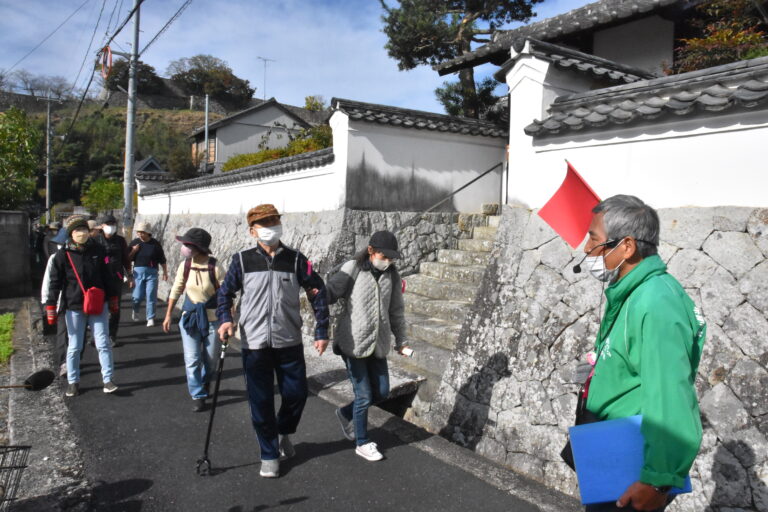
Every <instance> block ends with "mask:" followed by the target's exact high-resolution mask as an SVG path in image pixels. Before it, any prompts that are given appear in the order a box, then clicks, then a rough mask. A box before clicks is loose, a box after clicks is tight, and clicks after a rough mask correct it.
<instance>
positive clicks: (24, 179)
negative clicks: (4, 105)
mask: <svg viewBox="0 0 768 512" xmlns="http://www.w3.org/2000/svg"><path fill="white" fill-rule="evenodd" d="M41 137H42V136H41V134H40V132H39V131H38V130H37V129H36V128H35V127H34V126H33V124H32V123H31V122H30V121H29V119H27V115H26V114H25V113H24V112H23V111H21V110H19V109H17V108H11V109H9V110H7V111H6V112H0V209H3V210H13V209H15V208H18V207H19V206H20V205H22V204H24V203H25V202H28V201H31V200H32V198H33V196H34V193H35V181H36V180H35V175H36V171H37V165H38V162H39V157H38V155H37V152H36V149H37V146H38V144H39V142H40V139H41Z"/></svg>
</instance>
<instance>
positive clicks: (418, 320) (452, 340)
mask: <svg viewBox="0 0 768 512" xmlns="http://www.w3.org/2000/svg"><path fill="white" fill-rule="evenodd" d="M405 320H406V323H407V325H408V339H409V340H420V341H423V342H425V343H429V344H431V345H435V346H437V347H440V348H442V349H445V350H453V348H454V347H455V346H456V342H457V341H458V339H459V333H460V332H461V323H460V322H461V321H463V320H464V319H463V318H461V319H456V320H454V321H449V320H441V319H439V318H431V317H428V316H425V315H420V314H418V313H406V315H405Z"/></svg>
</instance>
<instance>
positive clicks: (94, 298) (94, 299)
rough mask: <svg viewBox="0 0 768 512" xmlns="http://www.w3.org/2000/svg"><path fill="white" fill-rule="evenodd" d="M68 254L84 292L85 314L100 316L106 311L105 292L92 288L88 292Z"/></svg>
mask: <svg viewBox="0 0 768 512" xmlns="http://www.w3.org/2000/svg"><path fill="white" fill-rule="evenodd" d="M66 252H67V258H68V259H69V264H70V265H72V271H73V272H74V273H75V277H76V278H77V283H78V284H79V285H80V289H81V290H82V291H83V313H85V314H86V315H100V314H101V312H102V311H104V290H102V289H101V288H97V287H95V286H91V287H90V288H88V289H87V290H86V289H85V287H84V286H83V282H82V281H81V280H80V275H78V273H77V269H76V268H75V264H74V262H73V261H72V256H70V255H69V251H66Z"/></svg>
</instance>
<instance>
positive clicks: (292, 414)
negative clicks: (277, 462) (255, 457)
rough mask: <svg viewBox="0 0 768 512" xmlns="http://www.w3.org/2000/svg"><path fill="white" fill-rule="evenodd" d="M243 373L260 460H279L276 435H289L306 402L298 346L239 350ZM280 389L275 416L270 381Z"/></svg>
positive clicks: (296, 425) (301, 348)
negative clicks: (277, 409) (279, 400)
mask: <svg viewBox="0 0 768 512" xmlns="http://www.w3.org/2000/svg"><path fill="white" fill-rule="evenodd" d="M243 370H244V371H245V384H246V388H247V389H248V405H250V407H251V421H252V422H253V429H254V430H255V431H256V437H257V438H258V440H259V448H261V460H274V459H277V458H279V457H280V448H279V446H278V437H277V436H278V434H280V435H285V434H293V433H294V432H296V427H298V425H299V420H300V419H301V413H302V412H303V411H304V404H306V403H307V396H308V395H309V388H308V386H307V367H306V365H305V363H304V349H303V347H302V346H301V345H296V346H293V347H287V348H264V349H261V350H250V349H247V348H244V349H243ZM275 375H277V387H278V389H279V390H280V397H281V399H282V400H281V403H280V410H279V411H278V413H277V417H275V392H274V382H275Z"/></svg>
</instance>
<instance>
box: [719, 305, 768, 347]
mask: <svg viewBox="0 0 768 512" xmlns="http://www.w3.org/2000/svg"><path fill="white" fill-rule="evenodd" d="M723 332H725V334H726V335H727V336H728V337H729V338H730V339H731V340H733V341H734V343H736V345H738V347H739V348H740V349H741V350H742V351H743V352H744V353H745V354H747V355H748V356H750V357H752V358H755V359H759V358H760V357H761V356H763V354H765V353H766V352H768V339H766V337H765V333H766V332H768V320H766V319H765V316H763V314H762V313H760V312H759V311H758V310H756V309H755V308H754V307H752V305H751V304H749V303H746V302H745V303H744V304H742V305H741V306H739V307H737V308H736V309H735V310H733V313H732V314H731V316H729V317H728V318H727V319H726V321H725V322H724V323H723Z"/></svg>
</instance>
